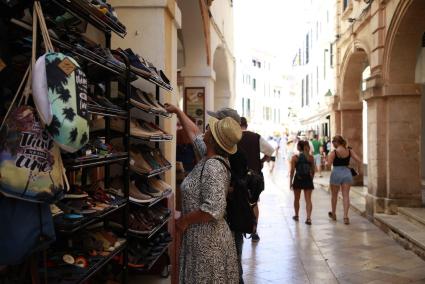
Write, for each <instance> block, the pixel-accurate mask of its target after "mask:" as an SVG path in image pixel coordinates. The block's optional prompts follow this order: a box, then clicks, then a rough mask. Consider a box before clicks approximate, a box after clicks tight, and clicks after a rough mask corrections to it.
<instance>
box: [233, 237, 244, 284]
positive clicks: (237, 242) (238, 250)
mask: <svg viewBox="0 0 425 284" xmlns="http://www.w3.org/2000/svg"><path fill="white" fill-rule="evenodd" d="M235 245H236V254H237V257H238V266H239V267H238V268H239V284H243V283H244V282H243V268H242V247H243V234H242V233H241V232H235Z"/></svg>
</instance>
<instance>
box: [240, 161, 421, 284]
mask: <svg viewBox="0 0 425 284" xmlns="http://www.w3.org/2000/svg"><path fill="white" fill-rule="evenodd" d="M263 171H264V173H265V175H266V190H265V192H263V194H262V195H261V203H260V221H259V235H260V237H261V240H260V242H259V243H251V240H245V243H244V250H243V256H242V257H243V267H244V279H245V283H257V284H259V283H291V284H292V283H425V262H424V261H423V260H422V259H420V258H419V257H418V256H416V255H415V254H414V253H412V252H411V251H407V250H405V249H403V248H402V247H401V246H400V245H398V244H397V243H396V242H395V241H394V240H392V239H391V238H390V237H389V236H387V235H386V234H385V233H383V232H382V231H381V230H380V229H379V228H378V227H376V226H375V225H374V224H372V223H371V222H369V221H368V220H367V219H365V218H363V217H361V216H359V215H358V214H357V213H355V212H353V211H350V220H351V224H350V225H348V226H347V225H344V224H343V223H342V204H341V201H339V203H338V211H337V212H338V213H337V217H339V220H338V221H337V222H336V223H334V222H332V221H331V220H329V219H328V216H327V212H328V211H329V208H330V199H329V195H328V193H327V192H325V191H324V190H322V189H317V190H315V191H314V193H313V216H312V222H313V225H312V226H311V227H310V226H307V225H305V224H304V221H305V209H304V208H305V205H304V203H303V202H302V203H301V209H300V221H299V222H298V223H297V222H294V221H293V220H292V216H293V206H292V202H293V195H292V192H291V191H289V189H288V185H287V184H288V181H287V169H286V163H285V161H284V160H281V159H279V161H278V164H277V165H276V168H275V169H274V173H273V174H272V175H269V174H268V168H267V167H265V169H264V170H263Z"/></svg>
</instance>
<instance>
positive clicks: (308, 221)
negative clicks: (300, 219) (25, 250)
mask: <svg viewBox="0 0 425 284" xmlns="http://www.w3.org/2000/svg"><path fill="white" fill-rule="evenodd" d="M305 224H306V225H309V226H310V225H311V219H310V218H307V220H305Z"/></svg>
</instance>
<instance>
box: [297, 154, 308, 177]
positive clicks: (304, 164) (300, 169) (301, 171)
mask: <svg viewBox="0 0 425 284" xmlns="http://www.w3.org/2000/svg"><path fill="white" fill-rule="evenodd" d="M310 177H311V163H310V161H308V160H307V158H306V156H305V155H304V154H303V153H301V154H300V155H299V156H298V160H297V162H296V164H295V178H297V179H305V178H310Z"/></svg>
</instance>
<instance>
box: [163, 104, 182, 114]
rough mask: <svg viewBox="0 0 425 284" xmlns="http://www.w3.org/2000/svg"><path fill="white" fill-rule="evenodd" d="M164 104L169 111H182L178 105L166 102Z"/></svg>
mask: <svg viewBox="0 0 425 284" xmlns="http://www.w3.org/2000/svg"><path fill="white" fill-rule="evenodd" d="M164 106H165V110H166V111H167V112H169V113H178V112H179V111H180V109H179V108H178V107H177V106H175V105H172V104H168V103H165V104H164Z"/></svg>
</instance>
